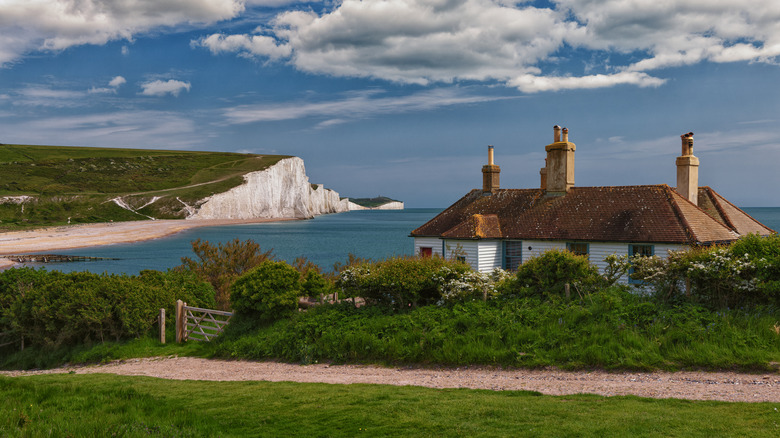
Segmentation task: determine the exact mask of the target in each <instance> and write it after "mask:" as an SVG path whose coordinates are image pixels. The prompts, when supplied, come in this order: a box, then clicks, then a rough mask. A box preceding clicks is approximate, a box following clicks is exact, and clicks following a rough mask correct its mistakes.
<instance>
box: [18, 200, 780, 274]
mask: <svg viewBox="0 0 780 438" xmlns="http://www.w3.org/2000/svg"><path fill="white" fill-rule="evenodd" d="M743 210H744V211H745V212H746V213H748V214H749V215H751V216H753V217H754V218H755V219H756V220H758V221H759V222H761V223H763V224H765V225H766V226H768V227H769V228H772V229H773V230H780V207H747V208H743ZM440 211H441V209H430V208H412V209H406V210H388V211H381V210H376V211H351V212H348V213H339V214H329V215H323V216H318V217H316V218H314V219H310V220H304V221H286V222H273V223H264V224H246V225H230V226H218V227H204V228H194V229H191V230H187V231H184V232H182V233H179V234H176V235H173V236H169V237H165V238H162V239H156V240H149V241H145V242H138V243H132V244H118V245H106V246H97V247H92V248H80V249H73V250H67V251H58V253H63V254H68V255H82V256H91V257H110V258H117V259H118V260H101V261H91V262H71V263H57V264H49V265H47V269H56V270H60V271H63V272H70V271H90V272H96V273H102V272H108V273H116V274H119V273H127V274H137V273H138V272H140V271H142V270H144V269H157V270H165V269H168V268H172V267H174V266H178V265H180V264H181V258H182V257H192V256H193V253H192V249H191V245H190V242H192V241H193V240H195V239H203V240H208V241H209V242H212V243H217V242H228V241H230V240H233V239H236V238H237V239H240V240H246V239H252V240H254V241H255V242H258V243H259V244H260V247H261V248H262V250H264V251H265V250H269V249H273V253H274V255H275V256H276V258H277V259H281V260H286V261H288V262H292V261H293V260H294V259H295V258H296V257H299V256H305V257H306V258H308V259H309V260H310V261H312V262H313V263H316V264H317V265H319V266H320V267H322V268H323V269H324V270H326V271H328V270H331V269H332V267H333V264H334V263H335V262H343V261H345V260H346V259H347V257H348V255H349V254H350V253H352V254H355V255H356V256H359V257H363V258H371V259H375V260H378V259H383V258H386V257H389V256H393V255H408V254H411V253H412V251H413V245H414V244H413V241H412V238H411V237H409V233H410V232H411V231H412V230H413V229H415V228H417V227H419V226H420V225H422V224H423V223H425V222H427V221H428V220H429V219H431V218H432V217H433V216H435V215H436V214H438V213H439V212H440ZM31 266H36V265H31Z"/></svg>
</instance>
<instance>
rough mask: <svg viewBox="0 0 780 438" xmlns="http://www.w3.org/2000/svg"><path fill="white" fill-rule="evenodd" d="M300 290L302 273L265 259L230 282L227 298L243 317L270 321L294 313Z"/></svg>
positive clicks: (283, 263)
mask: <svg viewBox="0 0 780 438" xmlns="http://www.w3.org/2000/svg"><path fill="white" fill-rule="evenodd" d="M302 293H303V288H302V284H301V274H300V273H299V272H298V271H297V270H295V268H293V267H292V266H290V265H288V264H287V263H285V262H276V261H272V260H267V261H265V262H263V263H261V264H260V265H259V266H257V267H256V268H254V269H252V270H250V271H249V272H247V273H246V274H244V275H242V276H241V277H239V278H238V279H237V280H236V281H235V283H233V286H232V287H231V289H230V302H231V303H232V305H233V310H234V311H235V312H236V313H237V314H239V315H241V316H242V317H248V318H252V319H257V320H259V321H273V320H275V319H280V318H284V317H287V316H290V315H291V314H293V313H294V312H295V310H296V309H297V308H298V297H300V296H301V295H302Z"/></svg>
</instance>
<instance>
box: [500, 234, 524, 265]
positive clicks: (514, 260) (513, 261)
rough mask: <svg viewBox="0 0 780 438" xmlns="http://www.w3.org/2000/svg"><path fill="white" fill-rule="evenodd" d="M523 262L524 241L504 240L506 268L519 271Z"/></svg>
mask: <svg viewBox="0 0 780 438" xmlns="http://www.w3.org/2000/svg"><path fill="white" fill-rule="evenodd" d="M521 263H523V242H519V241H506V242H504V269H506V270H507V271H517V267H518V266H520V264H521Z"/></svg>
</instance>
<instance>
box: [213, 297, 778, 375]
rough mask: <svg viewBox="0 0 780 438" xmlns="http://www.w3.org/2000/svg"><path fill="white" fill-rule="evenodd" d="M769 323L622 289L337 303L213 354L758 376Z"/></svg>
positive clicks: (232, 336)
mask: <svg viewBox="0 0 780 438" xmlns="http://www.w3.org/2000/svg"><path fill="white" fill-rule="evenodd" d="M778 320H780V311H778V309H776V308H770V307H766V308H755V309H751V310H750V311H742V310H729V311H714V310H708V309H705V308H703V307H701V306H697V305H694V304H681V305H674V306H666V305H663V304H659V303H657V302H654V301H653V300H651V299H649V298H647V297H642V296H637V295H634V294H631V293H629V292H625V291H623V290H621V289H609V290H606V291H603V292H600V293H596V294H592V295H591V296H588V297H586V298H585V299H584V300H572V301H569V302H565V301H558V302H543V301H541V300H540V299H538V298H518V299H510V300H500V299H497V300H493V301H488V302H482V301H472V302H467V303H462V304H456V305H454V306H444V307H439V306H424V307H419V308H417V309H413V310H410V311H393V310H391V309H387V308H381V307H379V306H366V307H361V308H355V307H353V306H352V305H351V304H341V305H329V306H321V307H319V308H315V309H311V310H309V311H307V312H301V313H298V314H295V315H293V317H292V318H289V319H283V320H279V321H276V322H275V323H273V324H267V325H261V326H259V327H257V326H253V325H252V324H251V323H246V324H244V323H242V322H241V321H240V320H237V321H235V322H234V323H233V324H231V326H229V327H228V330H227V333H226V335H225V336H224V337H223V338H221V339H220V340H219V342H218V343H217V344H216V346H215V348H216V349H215V355H216V356H217V357H223V358H242V359H270V358H276V359H282V360H286V361H292V362H300V363H314V362H318V361H334V362H353V363H354V362H358V363H360V362H364V363H389V364H435V365H449V366H459V365H474V364H482V365H501V366H509V367H524V368H539V367H546V366H555V367H560V368H564V369H588V368H600V369H607V370H655V369H662V370H671V371H673V370H679V369H712V370H715V369H730V370H744V371H766V370H770V369H773V367H776V366H777V365H776V364H777V363H778V362H780V333H778V332H777V328H776V325H777V321H778ZM773 364H774V365H773Z"/></svg>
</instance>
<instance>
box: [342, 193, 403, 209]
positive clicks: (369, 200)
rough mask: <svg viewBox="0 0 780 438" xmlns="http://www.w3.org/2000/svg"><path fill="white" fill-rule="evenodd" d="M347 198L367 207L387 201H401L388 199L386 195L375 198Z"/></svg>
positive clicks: (376, 205)
mask: <svg viewBox="0 0 780 438" xmlns="http://www.w3.org/2000/svg"><path fill="white" fill-rule="evenodd" d="M349 200H350V201H352V202H353V203H355V204H357V205H360V206H361V207H367V208H374V207H379V206H380V205H385V204H387V203H389V202H401V201H396V200H395V199H390V198H388V197H387V196H378V197H376V198H349Z"/></svg>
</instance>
